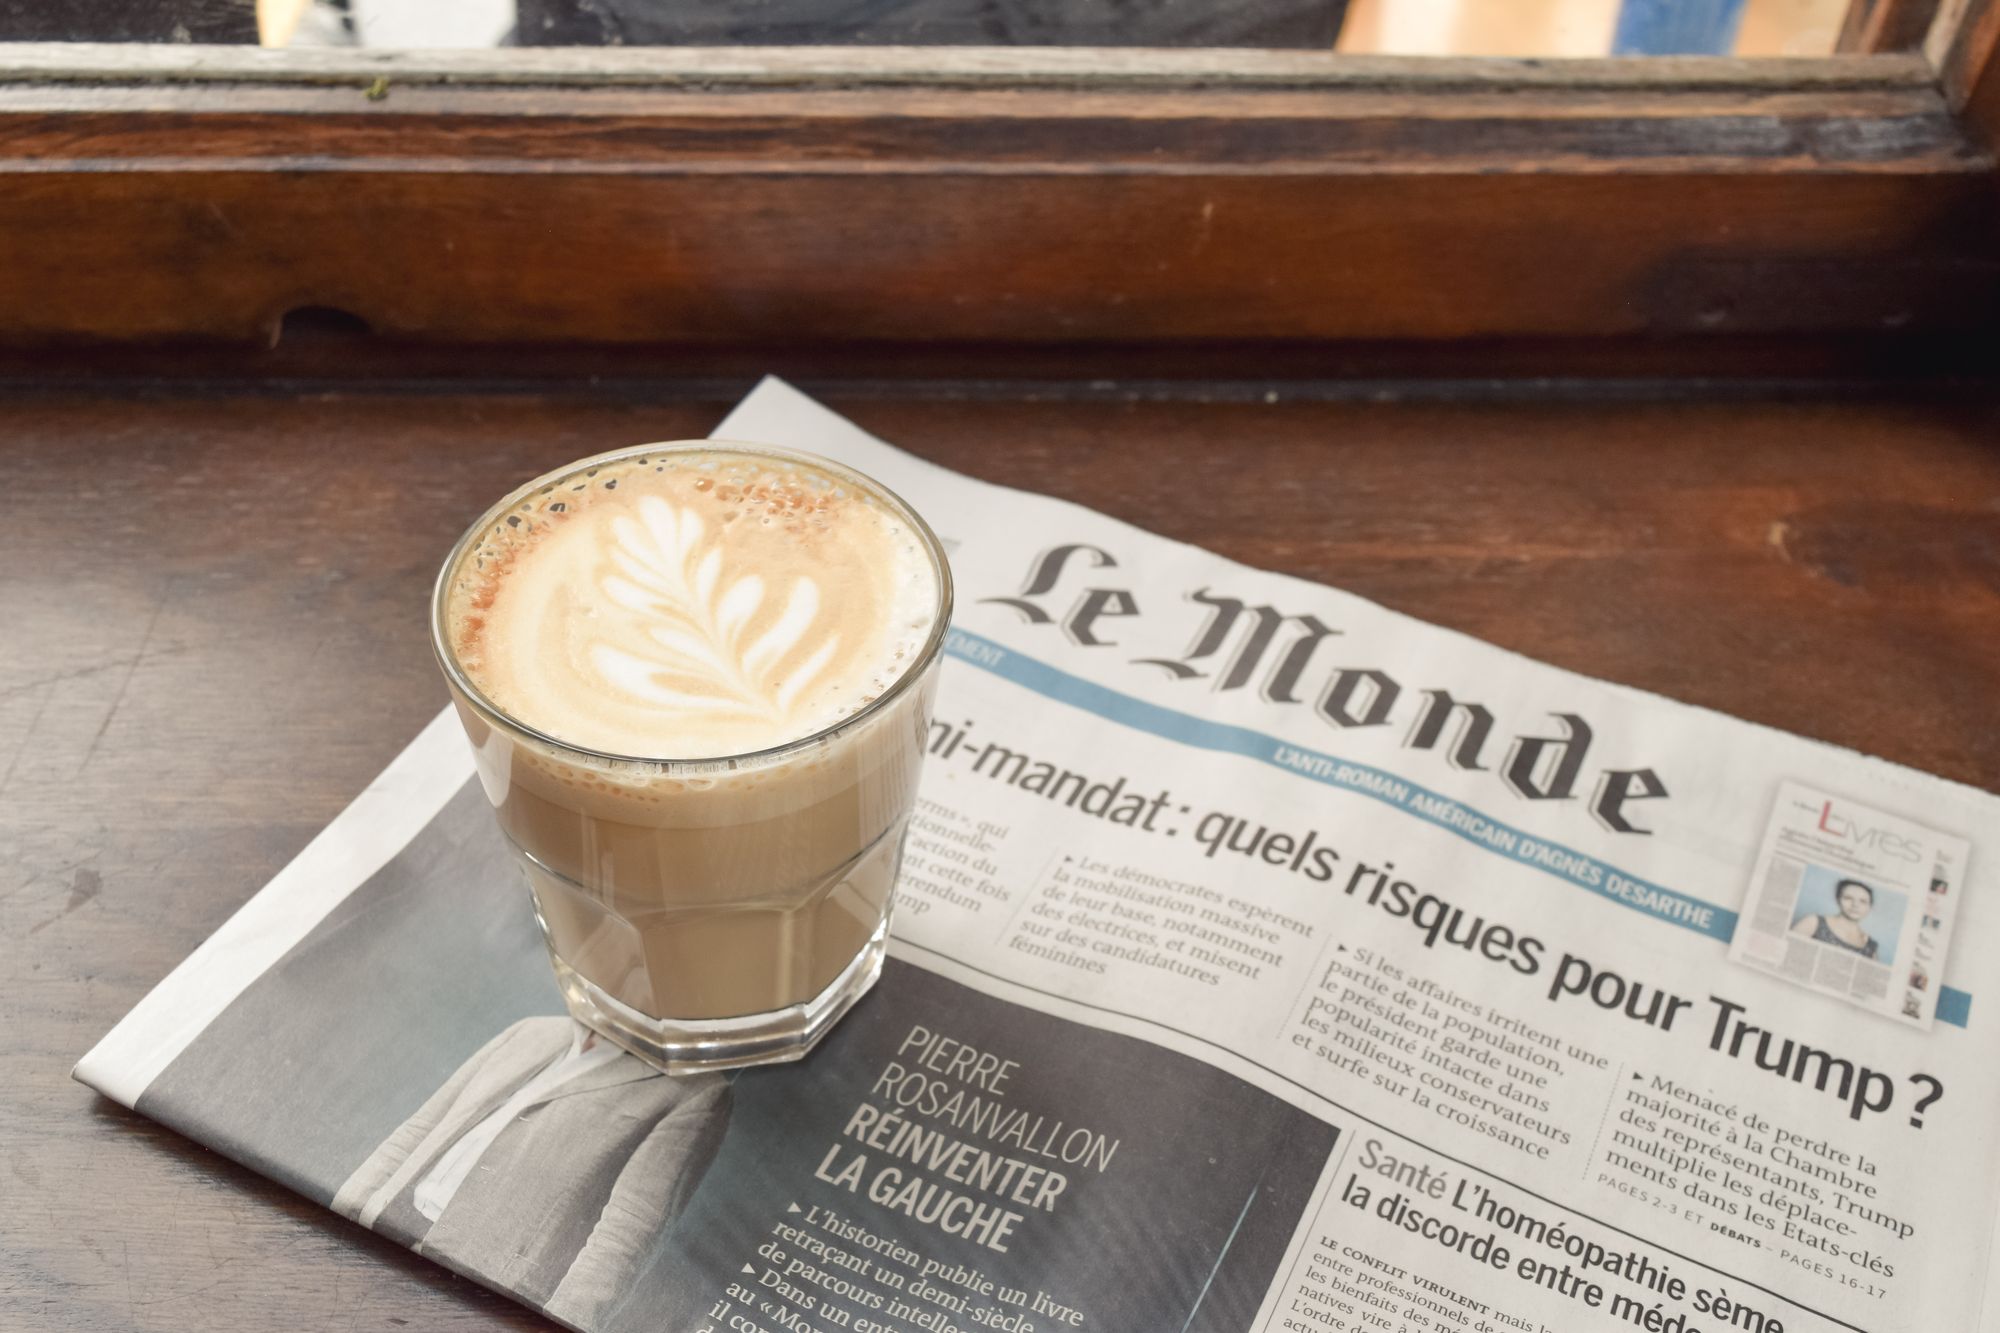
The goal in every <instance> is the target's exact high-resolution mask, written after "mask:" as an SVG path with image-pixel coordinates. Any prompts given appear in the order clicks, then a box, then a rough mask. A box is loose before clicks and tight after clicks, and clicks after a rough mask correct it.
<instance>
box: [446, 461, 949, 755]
mask: <svg viewBox="0 0 2000 1333" xmlns="http://www.w3.org/2000/svg"><path fill="white" fill-rule="evenodd" d="M704 451H708V452H714V453H729V454H749V455H752V456H755V457H762V458H772V459H777V460H780V461H783V462H787V463H795V464H800V465H803V466H804V467H807V468H810V469H812V470H814V471H819V472H824V473H826V474H827V475H829V476H832V477H834V478H836V479H838V480H842V481H847V482H850V483H853V484H854V485H857V486H859V487H860V488H861V489H863V490H865V491H868V492H870V493H871V494H873V495H875V496H877V497H879V498H880V499H882V500H884V501H886V502H887V503H888V504H889V506H890V507H891V508H892V509H893V510H894V511H895V512H896V513H897V515H898V516H899V517H901V518H902V519H903V520H904V521H906V522H907V523H909V524H910V526H911V528H912V529H913V530H914V531H915V532H916V533H917V535H918V537H919V538H921V539H922V542H923V546H924V551H925V554H927V555H928V556H929V557H930V561H931V568H932V569H933V570H934V571H935V575H936V579H937V599H936V604H935V607H934V616H933V620H932V622H931V629H930V633H929V634H928V635H927V636H926V637H925V639H924V645H923V647H922V648H920V649H919V650H918V651H917V652H916V654H915V655H914V656H913V657H912V658H911V659H910V661H909V662H908V663H907V664H906V665H905V666H904V668H903V670H902V672H901V673H900V674H898V675H897V677H896V678H895V680H893V681H891V682H890V683H889V686H888V687H887V688H886V689H884V690H883V691H882V692H881V693H880V694H878V695H876V696H875V697H874V698H873V699H871V700H869V701H868V702H867V703H865V704H863V705H862V706H861V707H860V708H858V709H856V710H855V711H854V712H852V713H849V714H848V715H847V716H845V717H841V718H836V719H835V720H834V721H832V722H830V723H828V724H827V725H826V726H824V727H821V728H819V729H818V730H817V731H813V732H810V733H808V734H806V735H804V736H800V737H797V738H796V739H793V740H789V741H784V742H781V743H779V744H777V745H769V746H765V747H764V748H763V749H760V750H742V751H737V752H735V753H731V754H720V755H701V756H693V755H690V756H687V757H683V758H664V757H662V756H659V755H635V754H619V753H617V752H615V751H611V750H599V749H594V748H592V747H591V746H588V745H579V744H577V743H576V742H575V741H566V740H563V739H562V738H560V737H557V736H552V735H550V734H549V733H548V732H545V731H542V730H541V729H539V728H537V727H534V726H532V725H530V724H529V723H527V722H525V721H523V720H522V719H520V718H518V717H515V716H514V715H513V714H512V713H509V712H508V711H507V710H506V709H504V708H502V707H501V706H500V705H499V704H497V703H495V702H494V701H493V700H491V699H489V698H487V697H486V694H485V692H484V691H482V690H481V689H480V688H479V687H478V686H477V685H475V684H474V683H473V681H472V678H471V677H470V676H469V675H468V674H467V673H466V670H465V668H464V667H463V666H462V665H461V664H460V662H459V660H458V654H457V653H456V652H455V651H453V649H452V646H451V636H450V634H449V632H448V626H447V624H446V611H447V606H448V603H449V600H450V599H449V589H450V585H451V581H452V575H453V574H454V573H455V572H456V571H457V570H458V568H459V566H460V565H461V563H462V562H463V561H464V559H465V556H466V554H467V552H469V551H470V550H471V548H472V546H473V545H474V543H475V542H477V541H478V539H479V538H480V537H481V536H483V535H484V534H485V533H486V532H487V531H488V530H489V529H490V528H492V527H493V526H494V525H496V524H498V523H499V522H500V520H501V519H502V518H503V517H505V515H506V513H507V511H508V510H510V509H512V508H514V506H516V505H518V504H520V503H521V501H523V500H525V499H527V498H528V497H529V496H531V495H534V494H536V493H537V492H540V491H542V490H545V489H553V488H554V487H556V486H559V485H561V484H562V483H563V482H565V481H568V480H569V479H570V478H571V477H574V476H576V475H577V474H578V473H580V472H583V471H586V470H588V469H590V468H599V467H604V466H607V465H609V464H613V463H622V462H624V461H625V460H626V459H628V458H643V457H645V456H647V455H650V454H665V453H670V452H671V453H700V452H704ZM952 599H953V587H952V578H951V562H950V561H949V560H948V559H947V558H946V555H945V550H944V543H943V542H941V541H939V540H938V535H937V534H936V533H935V532H933V531H931V526H930V524H928V523H926V522H925V521H924V518H923V515H921V514H919V513H918V512H917V511H916V509H915V508H914V507H913V506H912V505H911V504H910V503H909V501H907V500H905V499H904V498H903V497H902V496H900V495H898V494H896V492H894V491H892V490H890V489H889V488H888V487H887V486H885V485H883V484H882V483H881V482H879V481H877V480H876V479H875V478H873V477H871V476H869V475H867V474H866V473H864V472H860V471H858V470H856V469H855V468H851V467H849V466H847V465H846V464H845V463H840V462H836V461H835V460H833V459H831V458H826V457H823V456H822V455H819V454H813V453H807V452H806V451H805V450H802V449H786V448H782V447H780V446H777V445H770V444H751V443H748V442H744V441H736V440H663V441H658V442H656V443H653V444H635V445H629V446H627V447H625V448H622V449H613V450H610V451H609V452H606V453H601V454H593V455H591V456H590V457H588V458H579V459H577V460H576V461H575V462H572V463H565V464H564V465H563V466H561V467H559V468H556V469H554V470H553V471H550V472H544V473H542V474H541V475H540V476H538V477H535V478H534V479H533V480H531V481H528V482H526V483H524V484H522V485H520V486H517V487H515V488H514V489H513V490H512V491H509V492H508V493H507V494H506V495H505V496H503V497H502V498H501V499H500V500H498V501H496V502H495V503H494V504H493V505H492V506H490V507H489V508H488V509H487V510H486V511H485V512H484V513H482V514H481V515H480V516H479V517H478V518H477V519H475V520H473V523H472V526H470V527H468V528H467V529H466V530H465V532H464V533H463V534H461V535H460V536H459V538H458V540H457V541H456V542H454V543H452V547H451V551H450V553H449V554H448V555H446V556H445V558H444V564H443V566H442V567H441V568H440V569H439V570H438V576H437V581H436V583H434V584H433V585H432V587H431V616H430V620H431V651H432V653H433V654H434V655H435V656H436V657H437V660H438V666H439V667H440V669H442V670H443V672H444V675H445V680H446V682H447V683H448V684H449V685H450V686H451V687H452V691H453V693H454V694H456V695H457V696H458V697H459V698H460V699H461V700H463V701H464V702H465V703H466V704H468V705H469V706H470V707H471V708H472V709H473V711H474V712H476V713H478V714H479V715H480V717H481V718H483V719H484V720H485V721H486V722H488V723H489V724H491V725H493V726H495V727H498V728H499V729H500V730H502V731H506V732H510V733H512V734H514V735H515V736H517V737H519V738H522V739H525V740H530V741H533V742H534V743H536V744H537V745H542V746H546V747H548V748H549V749H552V750H555V751H557V752H559V753H560V754H562V755H564V756H573V757H576V758H580V759H583V760H585V761H589V762H592V763H595V764H597V765H601V766H616V767H619V768H624V769H641V770H645V771H647V772H651V773H655V774H658V775H661V776H677V775H681V774H686V773H690V772H715V771H728V770H732V769H740V768H749V767H757V766H762V765H766V764H770V763H774V762H776V761H779V760H782V759H784V758H786V757H788V756H790V755H793V754H796V753H798V752H800V751H803V750H807V749H810V748H812V747H814V746H816V745H821V744H824V743H825V742H827V741H829V740H832V739H833V738H834V737H836V736H838V735H840V734H841V733H842V732H844V731H847V730H849V729H850V728H852V727H857V726H861V725H863V724H864V723H867V722H868V721H870V720H871V719H873V718H874V717H876V716H877V715H878V714H880V713H881V712H882V711H883V710H884V709H886V708H887V707H888V706H889V705H890V704H892V703H894V702H895V701H896V700H897V699H899V698H901V697H902V696H903V695H904V694H905V693H907V692H908V691H909V690H910V689H911V688H912V687H913V686H914V685H915V684H916V682H917V681H918V680H920V679H921V678H922V677H923V676H924V674H925V673H926V672H927V671H928V670H929V668H930V667H931V665H932V663H934V662H935V661H936V660H937V659H938V657H939V655H940V654H941V653H942V652H943V650H944V644H945V639H946V636H947V635H948V634H949V632H950V629H951V612H952Z"/></svg>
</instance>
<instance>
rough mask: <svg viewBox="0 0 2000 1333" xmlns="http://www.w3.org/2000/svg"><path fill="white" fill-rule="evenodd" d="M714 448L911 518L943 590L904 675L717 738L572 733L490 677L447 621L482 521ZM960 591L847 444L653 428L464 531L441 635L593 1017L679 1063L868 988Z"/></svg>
mask: <svg viewBox="0 0 2000 1333" xmlns="http://www.w3.org/2000/svg"><path fill="white" fill-rule="evenodd" d="M704 451H714V452H722V453H727V454H731V455H737V456H741V455H745V454H749V455H759V456H767V457H770V458H772V459H773V460H775V461H778V462H783V463H792V464H796V465H800V466H803V467H804V468H807V469H810V470H814V471H818V472H821V473H824V474H826V475H827V476H828V477H829V478H831V479H833V480H834V481H835V482H837V483H838V484H841V485H846V486H852V487H854V488H856V489H857V490H858V491H860V492H862V493H865V494H866V495H868V496H870V497H872V498H873V500H874V501H875V502H876V503H878V504H880V505H883V506H885V507H886V508H887V509H888V510H889V511H890V512H892V513H893V514H895V515H896V516H897V517H898V518H899V519H901V520H902V521H904V522H906V523H907V524H908V525H909V529H910V531H911V532H913V533H914V534H916V536H917V537H918V539H919V540H920V542H921V544H922V547H923V550H924V552H925V553H926V556H927V558H928V560H929V563H930V568H931V570H932V572H933V574H934V576H935V582H936V587H937V601H936V607H935V617H934V619H933V621H932V626H931V630H930V633H929V635H928V637H927V639H926V640H925V642H924V644H923V647H922V649H921V650H920V651H918V652H917V653H916V654H915V655H914V656H913V657H911V658H909V659H907V661H906V663H905V664H904V665H903V668H902V671H901V674H900V675H898V676H896V677H895V679H894V680H893V681H892V682H891V683H890V684H889V686H888V687H887V688H886V689H884V690H883V691H882V692H881V693H880V694H879V695H878V696H877V697H876V698H875V699H873V700H872V701H871V702H869V703H868V704H866V705H865V706H864V707H862V708H861V709H860V710H859V711H857V712H855V713H853V714H851V715H849V716H847V717H845V718H842V719H841V720H840V721H838V722H837V723H835V724H834V725H832V726H829V727H827V728H825V729H824V730H821V731H818V732H815V733H813V734H811V735H808V736H802V737H800V738H798V739H797V740H792V741H788V742H786V743H784V744H782V745H778V746H774V747H771V748H769V749H765V750H759V751H756V752H753V753H746V754H727V755H716V756H712V757H709V758H702V759H656V758H649V757H647V756H644V755H625V754H610V753H605V752H603V751H599V750H592V749H587V748H584V747H582V746H578V745H572V744H569V743H567V742H564V741H560V740H557V739H556V738H554V737H553V736H549V735H546V734H544V733H543V732H540V731H537V730H536V729H535V728H534V727H532V726H529V725H528V724H526V723H524V722H522V721H521V720H520V719H519V718H516V717H513V716H510V715H509V714H508V713H507V712H506V711H504V710H503V709H501V708H500V707H498V706H497V705H495V704H494V703H493V701H492V700H490V699H488V698H486V697H485V696H484V695H482V694H481V693H480V691H479V689H478V687H477V686H476V685H475V684H474V683H473V682H472V680H471V678H470V676H469V675H468V673H467V672H466V671H465V669H464V668H463V667H462V666H461V665H460V663H459V662H458V660H457V657H456V655H455V653H454V650H453V646H452V641H451V635H450V633H449V632H448V631H449V623H450V622H449V614H450V612H451V610H452V607H453V605H454V598H455V597H457V596H460V595H464V594H465V593H466V590H467V589H468V587H470V586H471V585H470V583H469V581H468V580H467V579H466V578H465V574H466V572H467V565H466V562H467V560H468V558H472V553H473V552H474V551H475V550H476V549H477V548H478V547H479V546H480V543H481V541H482V539H483V538H485V537H487V536H488V535H489V534H492V533H494V532H496V531H497V528H498V525H500V524H501V523H503V522H505V521H506V520H507V519H508V517H509V516H510V515H513V514H515V513H517V512H519V511H520V508H521V506H523V505H524V504H525V505H530V506H533V505H535V504H536V503H537V502H538V501H539V500H541V499H543V498H544V497H547V496H549V495H551V494H553V493H554V492H555V491H557V490H558V489H559V488H563V487H565V486H570V485H574V484H575V483H576V481H577V480H579V479H580V478H582V477H583V476H585V475H586V474H588V473H589V472H590V471H591V470H592V469H595V468H600V467H603V466H604V465H606V464H610V463H616V462H623V461H625V460H627V459H633V458H637V457H646V458H651V457H653V456H655V455H658V456H661V457H666V456H667V455H669V454H672V455H676V456H678V457H679V458H680V459H682V460H683V461H698V457H699V455H700V454H701V453H703V452H704ZM951 604H952V589H951V572H950V567H949V566H948V565H947V564H946V561H945V556H944V551H943V549H942V547H941V546H940V545H939V543H938V540H937V537H936V535H935V534H934V533H932V532H931V530H930V528H929V527H928V526H927V525H926V524H925V523H924V521H923V519H922V518H920V517H919V516H918V515H917V514H916V512H915V511H914V510H912V509H911V508H910V507H909V506H908V505H907V504H905V503H904V502H903V501H902V500H901V499H899V498H897V497H896V496H895V495H894V494H892V493H891V492H890V491H889V490H887V489H886V488H885V487H883V486H881V485H880V484H879V483H877V482H874V481H872V480H870V479H868V478H867V477H864V476H862V475H861V474H860V473H857V472H855V471H853V470H852V469H850V468H846V467H842V466H841V465H840V464H838V463H834V462H831V461H828V460H826V459H821V458H815V457H812V456H811V455H807V454H799V453H792V452H790V451H787V450H781V449H771V448H765V447H763V446H757V445H735V444H724V443H722V442H719V441H694V442H683V443H676V444H654V445H644V446H639V447H636V448H632V449H623V450H618V451H616V452H613V453H608V454H603V455H600V456H598V457H595V458H588V459H583V460H581V461H579V462H576V463H572V464H570V465H569V466H568V467H565V468H563V469H561V470H559V471H557V472H552V473H549V474H548V475H546V476H543V477H540V478H537V479H536V480H534V481H531V482H529V483H528V484H527V485H526V486H523V487H521V488H520V489H519V490H517V491H515V492H514V493H513V494H511V495H509V496H508V497H507V498H505V499H504V500H501V501H500V502H499V503H498V504H496V505H494V506H493V508H492V509H490V510H488V511H487V512H486V514H485V515H483V516H482V517H481V518H480V519H479V521H478V522H477V523H475V524H473V525H472V527H471V528H470V529H469V530H467V532H466V534H465V535H464V536H463V537H461V538H460V539H459V541H458V544H457V545H456V546H455V547H453V549H452V552H451V555H450V556H449V557H448V558H447V559H446V560H445V564H444V569H443V571H442V572H441V573H440V575H439V577H438V582H437V588H436V591H435V593H434V595H433V597H432V603H431V636H432V645H433V647H434V648H435V650H436V652H437V657H438V662H439V665H440V666H441V667H442V668H443V670H444V676H445V681H446V683H447V684H448V685H449V687H450V689H451V696H452V701H453V703H454V704H455V705H456V706H457V710H458V715H459V717H460V719H461V720H462V721H463V722H464V724H465V731H466V735H467V736H468V738H470V740H471V742H472V746H473V750H474V752H475V758H476V765H477V769H478V772H479V778H480V782H481V784H482V785H483V786H484V788H485V791H486V795H487V798H488V799H489V800H490V801H491V802H492V804H493V808H494V810H495V812H496V814H497V815H498V816H499V821H500V827H501V829H502V831H503V832H504V833H505V834H506V837H507V841H508V843H509V845H510V846H511V848H512V850H513V854H514V858H515V860H516V862H517V863H518V864H519V865H520V867H521V870H522V872H523V873H524V874H525V876H526V878H527V881H528V887H529V889H530V891H531V892H532V895H533V898H534V904H535V916H536V919H537V920H538V921H539V922H540V923H541V927H542V933H543V936H544V938H545V939H546V940H547V942H548V947H549V957H550V958H551V960H552V961H553V962H554V964H555V972H556V979H557V982H558V984H559V986H560V988H561V990H562V994H563V998H564V1000H565V1001H566V1002H567V1003H568V1005H569V1009H570V1012H571V1013H572V1014H573V1015H575V1017H576V1018H577V1020H578V1021H580V1022H582V1023H584V1024H585V1025H587V1026H589V1027H591V1028H593V1029H595V1030H596V1031H598V1032H600V1033H602V1034H603V1035H605V1036H606V1037H608V1038H610V1039H611V1040H612V1041H614V1042H616V1043H618V1044H619V1045H620V1046H623V1047H624V1048H625V1049H627V1050H629V1051H631V1052H633V1053H634V1054H635V1055H638V1056H640V1057H641V1058H643V1059H645V1060H647V1061H649V1062H650V1063H652V1064H654V1065H656V1066H658V1067H659V1068H661V1069H663V1070H665V1071H666V1072H667V1073H670V1074H678V1073H689V1072H693V1071H696V1070H704V1069H726V1068H733V1067H736V1066H741V1065H753V1064H766V1063H774V1062H778V1061H783V1060H796V1059H798V1058H800V1057H801V1056H803V1055H805V1054H806V1052H808V1051H810V1050H811V1049H812V1047H813V1046H814V1044H815V1043H817V1042H818V1041H819V1039H820V1038H821V1037H823V1036H825V1035H826V1033H827V1031H828V1030H829V1029H830V1028H831V1027H832V1026H833V1024H834V1023H835V1022H836V1021H838V1020H839V1018H840V1016H841V1015H842V1014H844V1013H845V1012H846V1011H847V1010H848V1009H849V1008H850V1007H852V1006H853V1004H854V1003H855V1001H857V1000H859V999H860V998H861V997H862V996H863V995H864V994H866V993H867V991H868V989H869V987H871V986H872V985H874V983H875V980H876V978H877V977H878V976H880V975H881V971H882V959H883V956H884V953H885V951H886V947H887V940H888V933H889V913H890V907H891V905H892V903H893V901H894V889H895V883H896V875H897V871H898V869H899V867H900V864H901V861H902V854H903V835H904V832H905V830H906V828H907V827H908V824H909V817H910V810H911V807H912V805H913V803H914V802H915V799H916V787H917V774H918V769H919V766H920V765H921V762H922V759H923V754H924V749H925V742H926V737H927V729H928V726H929V722H930V711H931V700H932V697H933V695H934V693H935V689H936V682H937V667H938V662H939V659H940V656H941V653H942V649H943V645H944V640H945V631H946V628H947V625H948V623H949V621H950V618H951Z"/></svg>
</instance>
